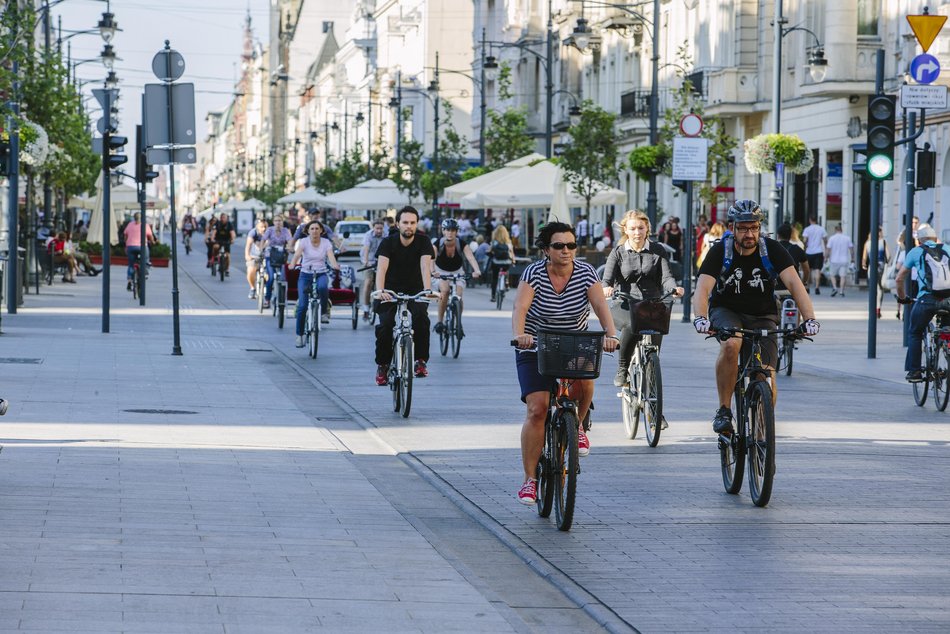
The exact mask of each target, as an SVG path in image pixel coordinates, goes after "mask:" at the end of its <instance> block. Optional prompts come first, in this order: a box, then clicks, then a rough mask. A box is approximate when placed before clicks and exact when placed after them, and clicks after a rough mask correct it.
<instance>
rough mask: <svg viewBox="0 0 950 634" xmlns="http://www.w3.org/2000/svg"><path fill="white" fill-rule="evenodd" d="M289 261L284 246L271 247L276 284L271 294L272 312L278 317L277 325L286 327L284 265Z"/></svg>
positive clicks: (271, 262)
mask: <svg viewBox="0 0 950 634" xmlns="http://www.w3.org/2000/svg"><path fill="white" fill-rule="evenodd" d="M286 262H287V252H286V251H284V249H283V248H278V247H271V250H270V265H271V268H272V269H273V270H274V285H273V287H272V289H273V292H272V295H271V310H272V314H273V315H274V316H275V317H277V327H278V328H280V329H283V327H284V312H285V310H286V308H287V278H286V276H285V275H284V265H285V264H286Z"/></svg>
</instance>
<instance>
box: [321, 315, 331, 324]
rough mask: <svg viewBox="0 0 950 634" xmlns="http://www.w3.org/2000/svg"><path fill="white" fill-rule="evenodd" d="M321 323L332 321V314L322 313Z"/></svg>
mask: <svg viewBox="0 0 950 634" xmlns="http://www.w3.org/2000/svg"><path fill="white" fill-rule="evenodd" d="M320 323H321V324H328V323H330V315H328V314H326V313H323V314H322V315H320Z"/></svg>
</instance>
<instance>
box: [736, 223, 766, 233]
mask: <svg viewBox="0 0 950 634" xmlns="http://www.w3.org/2000/svg"><path fill="white" fill-rule="evenodd" d="M759 229H760V227H759V226H758V225H757V226H755V227H736V233H756V232H757V231H758V230H759Z"/></svg>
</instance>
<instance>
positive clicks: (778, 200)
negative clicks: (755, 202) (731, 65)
mask: <svg viewBox="0 0 950 634" xmlns="http://www.w3.org/2000/svg"><path fill="white" fill-rule="evenodd" d="M785 22H786V20H785V16H784V14H783V13H782V0H775V20H774V21H773V22H772V27H773V29H774V34H773V36H772V37H773V42H772V122H773V129H772V131H773V132H774V133H775V134H778V133H779V132H781V131H782V37H783V35H782V29H783V25H784V24H785ZM783 202H784V200H783V192H782V188H781V187H779V186H778V178H777V176H776V174H774V173H773V174H772V210H773V211H772V213H770V214H769V233H770V234H772V235H773V236H774V235H775V231H776V230H777V229H778V223H779V222H780V218H782V216H783V215H784V210H783V209H782V206H783Z"/></svg>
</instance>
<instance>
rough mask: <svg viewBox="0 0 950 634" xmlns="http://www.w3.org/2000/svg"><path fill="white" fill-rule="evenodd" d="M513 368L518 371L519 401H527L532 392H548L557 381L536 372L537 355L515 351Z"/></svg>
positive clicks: (535, 353)
mask: <svg viewBox="0 0 950 634" xmlns="http://www.w3.org/2000/svg"><path fill="white" fill-rule="evenodd" d="M515 367H516V368H517V370H518V383H519V384H521V401H522V402H525V401H526V400H527V397H528V394H531V393H532V392H550V391H551V389H552V388H553V387H554V386H555V385H556V384H557V379H555V378H554V377H550V376H544V375H542V374H541V373H540V372H538V353H537V352H533V351H532V352H520V351H515Z"/></svg>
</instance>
